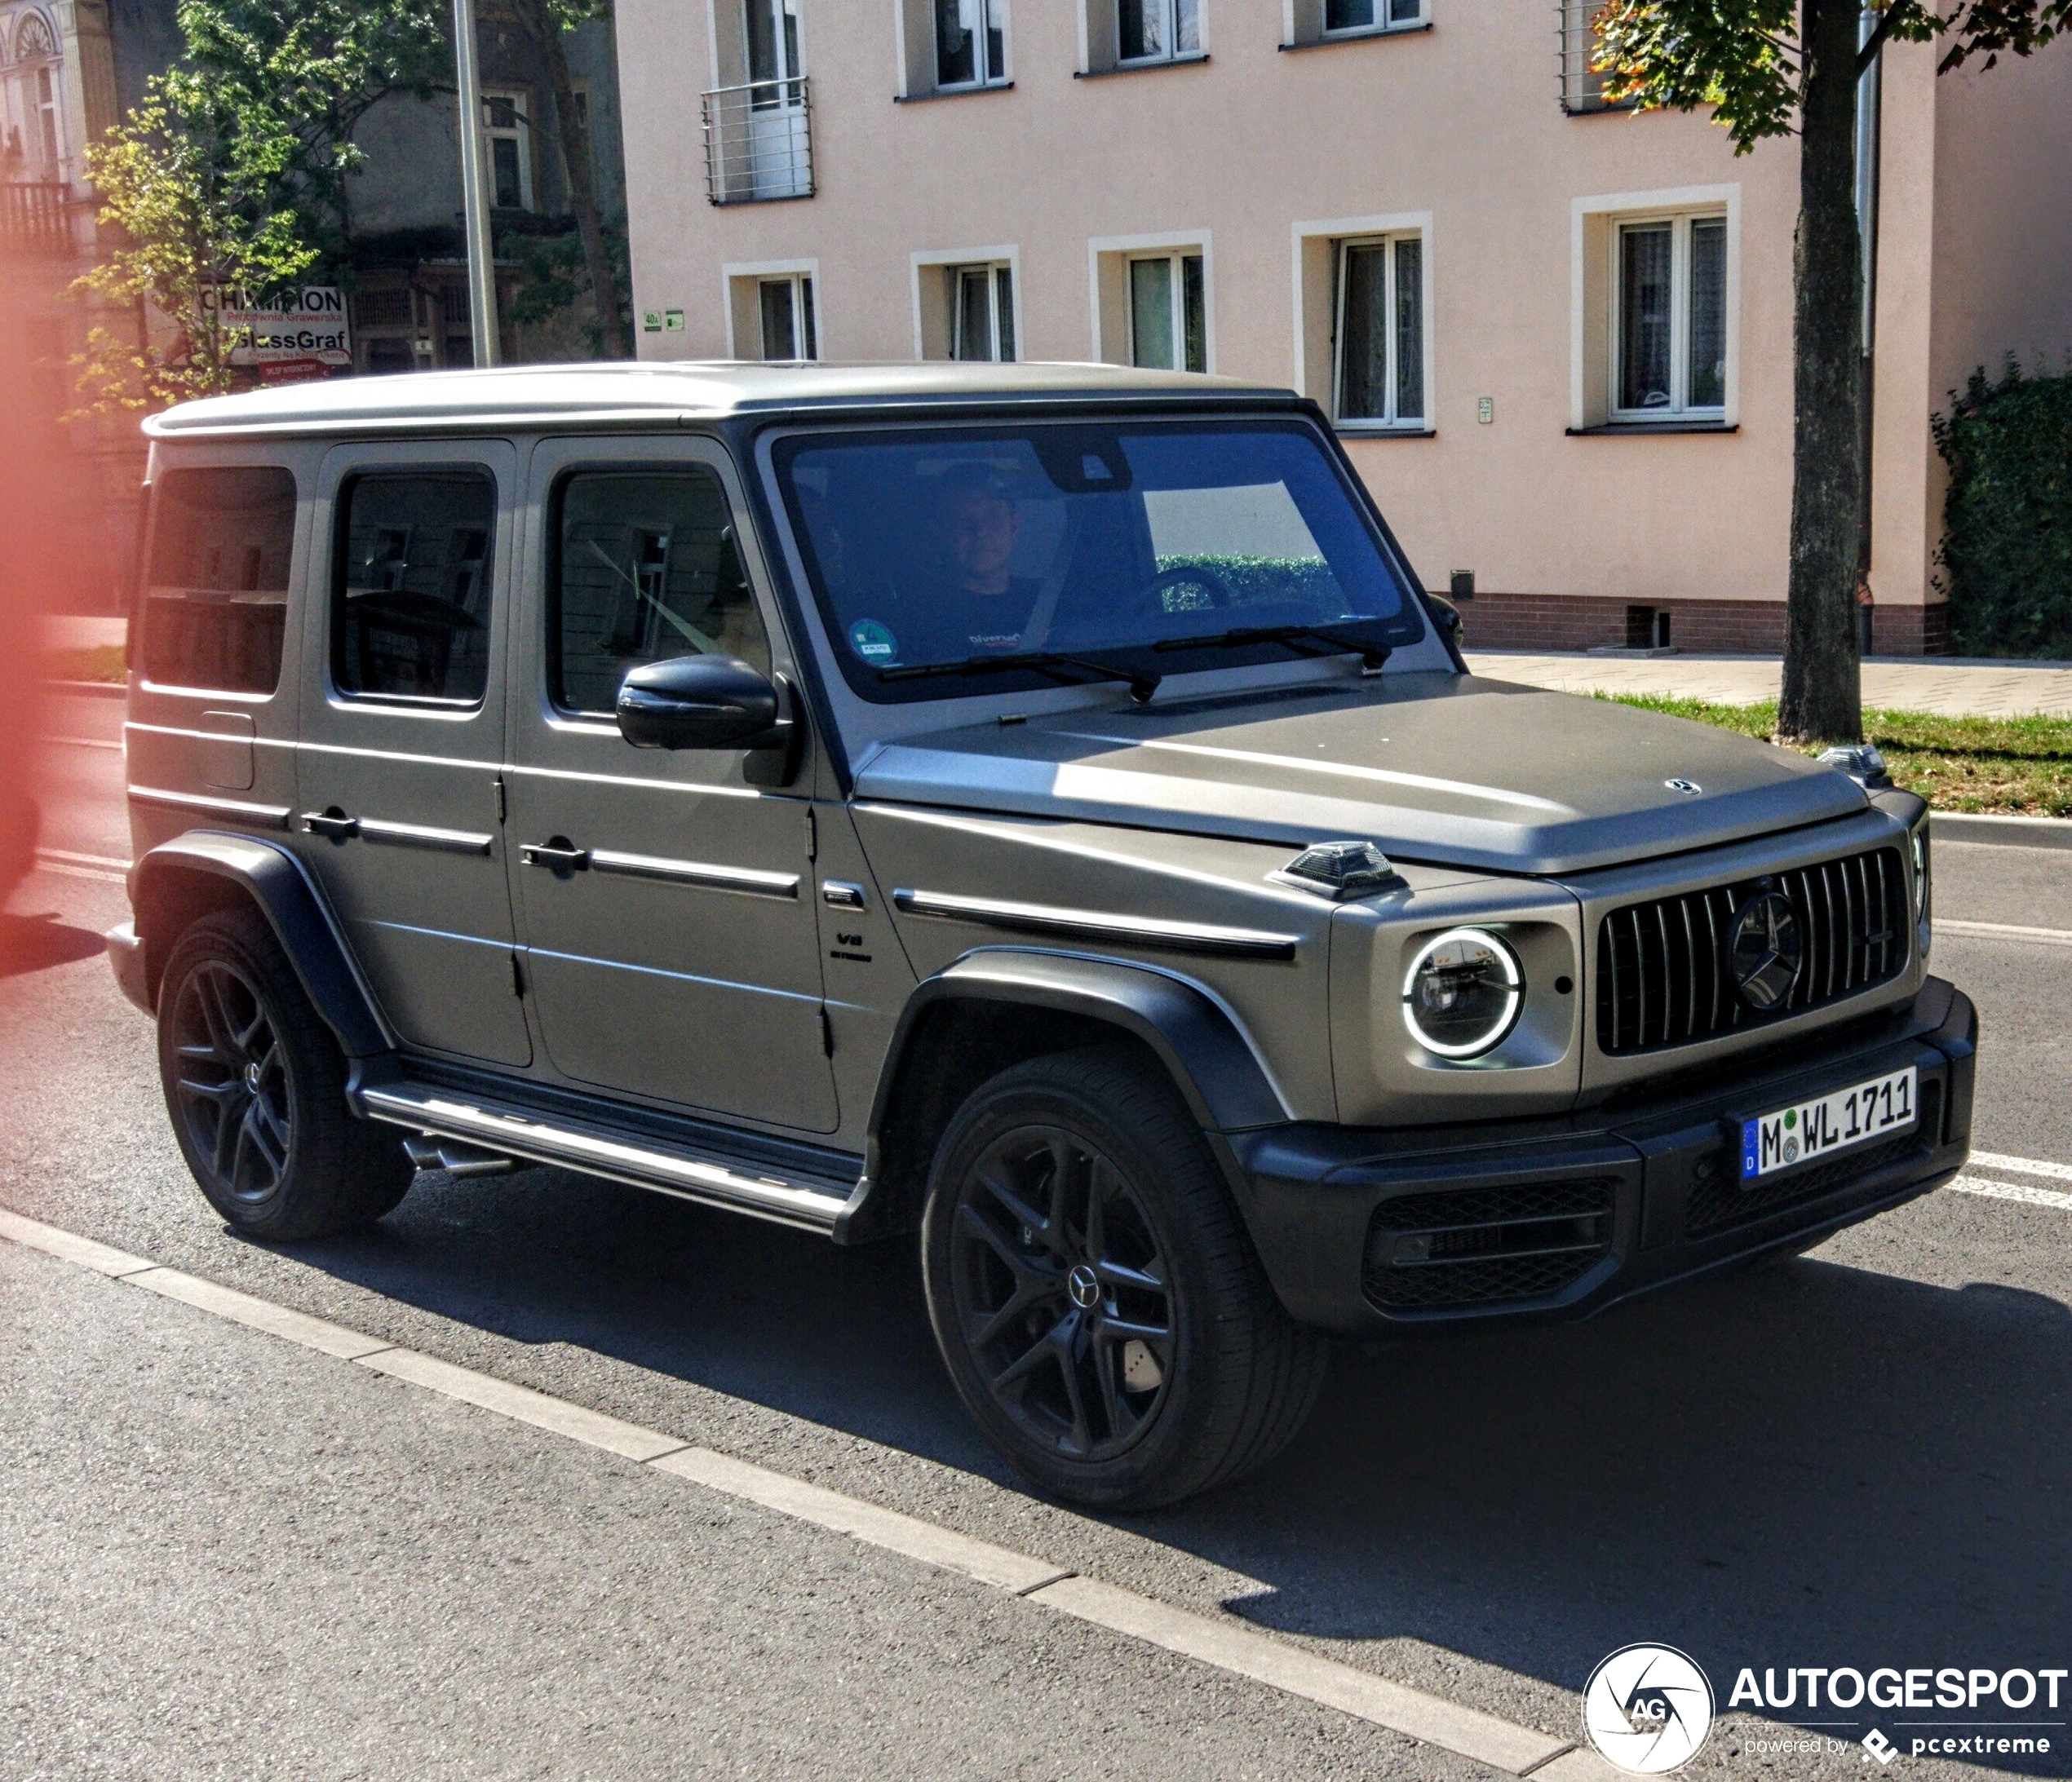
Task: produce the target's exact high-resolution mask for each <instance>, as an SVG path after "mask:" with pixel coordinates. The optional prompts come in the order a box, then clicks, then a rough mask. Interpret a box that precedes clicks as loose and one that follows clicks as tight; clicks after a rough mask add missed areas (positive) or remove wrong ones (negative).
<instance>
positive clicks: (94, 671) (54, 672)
mask: <svg viewBox="0 0 2072 1782" xmlns="http://www.w3.org/2000/svg"><path fill="white" fill-rule="evenodd" d="M43 678H44V679H46V680H51V681H124V680H127V679H129V678H130V670H129V665H128V663H127V662H126V661H125V660H124V658H123V653H122V645H121V644H120V643H94V644H90V645H88V646H87V647H86V648H85V649H78V650H46V651H45V652H43Z"/></svg>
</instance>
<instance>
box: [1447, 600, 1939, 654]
mask: <svg viewBox="0 0 2072 1782" xmlns="http://www.w3.org/2000/svg"><path fill="white" fill-rule="evenodd" d="M1457 604H1459V608H1460V617H1461V631H1462V635H1463V641H1464V642H1465V643H1466V644H1467V646H1468V648H1470V649H1485V650H1587V649H1593V648H1597V647H1598V646H1600V645H1603V644H1613V645H1627V644H1630V643H1640V642H1644V641H1645V642H1650V643H1651V642H1654V640H1655V639H1656V638H1657V637H1658V630H1656V629H1655V628H1656V627H1657V626H1658V625H1659V623H1660V617H1659V616H1660V615H1661V614H1663V613H1667V615H1668V618H1669V641H1670V643H1671V644H1673V645H1674V646H1676V648H1679V649H1684V650H1689V651H1691V652H1693V653H1694V654H1704V653H1707V652H1719V653H1729V654H1730V653H1745V654H1752V655H1764V656H1776V655H1780V654H1782V652H1783V649H1784V603H1783V602H1782V600H1665V601H1657V602H1655V603H1654V604H1652V605H1649V606H1645V607H1643V605H1642V604H1641V603H1640V602H1636V601H1627V600H1607V599H1598V598H1596V597H1595V596H1593V595H1566V594H1477V595H1472V597H1470V598H1469V599H1464V600H1461V601H1459V602H1458V603H1457ZM1872 611H1873V620H1872V631H1871V652H1872V653H1873V654H1875V655H1878V656H1947V655H1948V654H1949V653H1950V612H1949V608H1946V607H1944V606H1941V605H1936V606H1930V607H1916V606H1883V607H1877V608H1873V609H1872ZM1644 612H1645V613H1648V614H1653V615H1655V617H1653V618H1652V619H1650V618H1647V617H1642V614H1643V613H1644Z"/></svg>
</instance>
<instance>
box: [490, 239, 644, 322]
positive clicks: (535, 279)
mask: <svg viewBox="0 0 2072 1782" xmlns="http://www.w3.org/2000/svg"><path fill="white" fill-rule="evenodd" d="M497 250H498V253H499V254H503V255H504V256H505V257H507V258H508V259H511V260H512V261H514V262H515V263H516V265H517V268H518V292H517V295H516V298H513V300H512V302H511V321H514V322H516V323H517V324H518V325H520V327H525V328H538V327H541V326H542V325H546V324H547V323H550V322H551V321H554V320H555V319H556V317H557V316H561V315H563V314H564V313H565V312H567V311H569V310H570V309H572V308H573V307H575V306H576V304H577V303H578V301H579V300H590V304H589V313H588V314H587V315H585V316H583V318H582V332H583V338H584V339H585V340H586V341H587V342H588V343H589V347H590V351H591V356H593V357H594V356H598V355H600V354H601V353H602V352H604V325H603V324H602V323H601V322H600V321H599V320H598V317H597V314H596V311H595V303H594V298H593V294H592V293H591V289H590V268H589V266H588V264H587V262H586V260H585V259H584V256H583V251H582V236H581V235H579V234H578V232H576V231H575V230H574V229H572V228H570V229H564V230H560V231H557V232H555V233H554V234H551V235H542V234H525V235H518V234H511V235H506V236H502V237H499V238H498V242H497ZM604 251H605V254H607V256H608V257H609V259H610V261H611V265H612V271H613V274H614V283H615V286H616V289H615V290H614V291H613V298H614V300H615V301H617V302H618V311H619V320H620V321H621V323H622V327H623V328H624V329H626V330H627V331H630V330H631V328H632V325H633V312H632V310H631V307H629V306H628V305H627V303H626V302H625V300H624V298H623V297H622V295H621V294H622V293H624V292H626V291H630V290H631V289H632V288H633V276H632V259H631V254H630V253H629V252H628V250H627V245H626V223H625V220H624V219H622V218H616V217H614V218H607V219H605V221H604Z"/></svg>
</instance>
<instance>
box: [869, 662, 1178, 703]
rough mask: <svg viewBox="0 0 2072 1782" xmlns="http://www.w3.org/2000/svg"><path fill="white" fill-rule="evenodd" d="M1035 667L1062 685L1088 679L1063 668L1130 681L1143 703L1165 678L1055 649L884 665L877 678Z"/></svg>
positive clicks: (935, 677)
mask: <svg viewBox="0 0 2072 1782" xmlns="http://www.w3.org/2000/svg"><path fill="white" fill-rule="evenodd" d="M1017 668H1025V669H1033V670H1034V671H1035V672H1036V673H1038V674H1047V675H1049V676H1050V678H1051V679H1052V680H1054V681H1056V682H1057V683H1059V685H1060V686H1063V687H1084V686H1086V685H1087V684H1088V683H1087V682H1085V681H1083V680H1078V679H1074V678H1073V677H1072V676H1071V675H1070V674H1060V673H1059V672H1058V671H1059V670H1060V669H1065V670H1069V669H1078V670H1081V671H1082V672H1083V673H1085V674H1091V675H1092V676H1093V677H1094V678H1095V679H1096V680H1104V681H1127V682H1128V683H1130V697H1131V698H1132V699H1134V700H1135V701H1136V702H1137V704H1139V705H1149V703H1150V701H1151V696H1152V695H1153V693H1155V692H1158V683H1159V681H1160V680H1161V679H1162V676H1160V675H1157V674H1147V673H1146V672H1145V671H1144V670H1142V669H1136V668H1120V667H1118V666H1117V665H1115V664H1114V663H1113V662H1096V661H1092V660H1091V659H1090V658H1088V657H1084V656H1062V655H1060V654H1059V653H1058V652H1056V651H1055V650H1025V651H1022V652H1019V653H1017V654H1015V655H1012V656H970V657H966V658H965V659H964V660H963V661H961V662H915V663H913V664H910V665H905V666H902V667H899V668H881V669H879V670H878V679H879V680H881V681H932V680H939V679H942V678H943V677H945V676H948V675H959V676H963V677H965V678H967V679H972V678H976V676H978V675H981V674H1006V673H1007V671H1008V670H1011V669H1017Z"/></svg>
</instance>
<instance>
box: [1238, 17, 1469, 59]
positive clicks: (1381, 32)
mask: <svg viewBox="0 0 2072 1782" xmlns="http://www.w3.org/2000/svg"><path fill="white" fill-rule="evenodd" d="M1430 29H1432V21H1431V20H1429V19H1427V20H1425V21H1424V22H1423V24H1370V25H1368V26H1366V27H1365V28H1364V29H1361V30H1357V31H1334V32H1332V33H1330V35H1329V36H1327V37H1321V38H1304V39H1303V40H1302V41H1301V42H1299V43H1282V44H1277V45H1276V46H1275V47H1276V48H1277V49H1279V50H1281V51H1283V52H1284V53H1285V52H1286V51H1291V50H1328V49H1331V48H1334V47H1335V46H1337V45H1339V44H1340V43H1366V42H1370V40H1372V39H1373V38H1414V37H1415V36H1416V35H1417V34H1418V33H1419V32H1421V31H1429V30H1430Z"/></svg>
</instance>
